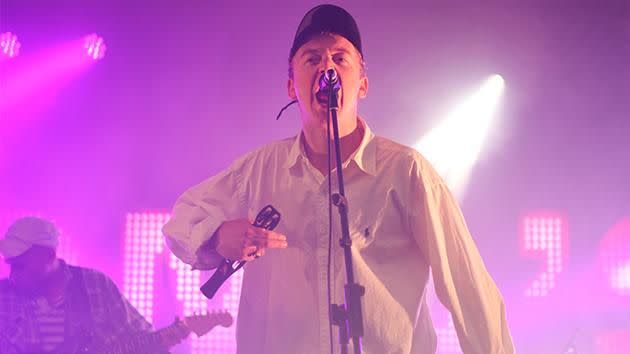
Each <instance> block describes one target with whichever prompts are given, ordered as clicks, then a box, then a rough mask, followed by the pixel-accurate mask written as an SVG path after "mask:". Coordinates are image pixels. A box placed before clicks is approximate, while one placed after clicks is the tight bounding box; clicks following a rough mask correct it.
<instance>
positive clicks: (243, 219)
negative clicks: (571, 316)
mask: <svg viewBox="0 0 630 354" xmlns="http://www.w3.org/2000/svg"><path fill="white" fill-rule="evenodd" d="M330 69H333V70H334V73H336V75H337V76H338V79H339V81H340V86H341V87H340V89H339V91H338V105H339V109H338V120H339V123H338V124H339V135H340V137H341V141H340V154H341V159H342V161H344V162H343V173H344V179H345V191H346V196H347V199H348V202H349V229H350V237H351V239H352V257H353V262H354V272H355V273H354V274H355V281H356V282H357V283H359V284H361V285H363V286H364V287H365V295H364V296H363V298H362V306H363V326H364V337H363V349H364V353H369V354H384V353H401V354H410V353H414V354H429V353H431V354H433V353H435V350H436V335H435V331H434V329H433V325H432V323H431V318H430V315H429V313H428V308H427V302H426V287H427V283H428V280H429V271H430V270H431V272H432V274H433V280H434V284H435V288H436V290H437V294H438V297H439V299H440V301H441V302H442V303H443V304H444V305H445V306H446V307H447V308H448V310H449V311H450V313H451V314H452V317H453V321H454V324H455V328H456V330H457V334H458V337H459V342H460V345H461V348H462V350H463V352H464V353H467V354H468V353H470V354H504V353H507V354H511V353H514V348H513V345H512V339H511V336H510V332H509V329H508V325H507V322H506V313H505V306H504V303H503V299H502V296H501V294H500V292H499V290H498V289H497V287H496V285H495V284H494V281H493V280H492V278H491V277H490V275H489V274H488V272H487V271H486V268H485V266H484V264H483V261H482V259H481V257H480V255H479V252H478V251H477V248H476V246H475V243H474V241H473V238H472V236H471V235H470V233H469V231H468V229H467V227H466V225H465V222H464V219H463V216H462V214H461V212H460V209H459V207H458V205H457V203H456V201H455V199H454V198H453V197H452V195H451V193H450V192H449V190H448V188H447V187H446V185H445V183H444V182H443V181H442V179H440V177H439V176H438V175H437V173H436V172H435V171H434V169H433V168H432V167H431V165H430V164H429V163H428V162H427V161H426V160H425V159H424V158H423V157H422V156H421V155H420V154H419V153H418V152H416V151H415V150H413V149H411V148H409V147H406V146H403V145H400V144H398V143H395V142H393V141H391V140H388V139H385V138H383V137H379V136H376V135H374V134H373V133H372V131H371V130H370V128H369V126H368V124H367V123H366V121H365V120H363V118H361V117H359V115H358V102H359V100H360V99H362V98H364V97H365V96H366V95H367V92H368V78H367V76H366V72H365V64H364V61H363V50H362V46H361V38H360V35H359V30H358V27H357V24H356V22H355V21H354V19H353V18H352V16H351V15H350V14H349V13H348V12H346V11H345V10H344V9H342V8H340V7H337V6H333V5H321V6H317V7H315V8H313V9H312V10H310V11H309V12H308V13H307V14H306V15H305V16H304V18H303V19H302V21H301V23H300V25H299V27H298V29H297V32H296V34H295V38H294V41H293V46H292V47H291V50H290V54H289V78H288V85H287V87H288V95H289V97H290V98H291V99H293V100H297V102H298V106H299V111H300V116H301V119H302V130H301V132H300V133H299V134H298V135H297V136H296V137H293V138H289V139H285V140H282V141H277V142H273V143H270V144H268V145H265V146H263V147H261V148H258V149H256V150H254V151H252V152H250V153H248V154H246V155H245V156H243V157H241V158H239V159H238V160H236V161H235V162H233V163H232V164H231V165H230V166H229V167H228V168H227V169H226V170H224V171H223V172H221V173H219V174H218V175H216V176H213V177H211V178H209V179H208V180H206V181H204V182H202V183H200V184H198V185H196V186H194V187H192V188H190V189H189V190H187V191H186V192H184V194H183V195H181V196H180V197H179V199H178V200H177V202H176V204H175V207H174V210H173V216H172V218H171V220H170V221H169V222H168V224H166V226H165V227H164V230H163V231H164V234H165V237H166V241H167V243H168V245H169V247H170V249H171V250H172V251H173V253H174V254H175V255H176V256H177V257H179V258H180V259H182V260H183V261H184V262H186V263H189V264H191V265H193V266H194V267H195V268H198V269H212V268H215V267H217V266H218V265H219V264H220V262H221V261H222V260H223V259H229V260H231V261H237V260H243V261H248V262H249V263H248V264H247V265H246V266H245V272H244V275H243V287H242V293H241V294H242V295H241V302H240V307H239V317H238V331H237V345H238V349H237V352H238V353H239V354H283V353H287V354H289V353H290V354H295V353H300V354H322V353H326V352H329V351H330V342H331V341H332V342H334V343H338V339H337V338H336V337H337V330H336V329H334V330H333V331H330V327H329V311H328V309H329V299H328V293H327V289H328V287H327V284H328V279H327V278H328V271H329V264H328V252H329V250H328V249H329V227H330V228H331V230H330V231H331V232H332V246H331V247H332V255H331V261H330V262H331V264H330V283H331V291H332V299H330V302H332V303H336V304H343V303H344V298H343V285H344V284H345V281H346V279H345V272H344V259H343V254H342V250H341V248H340V247H338V246H337V245H338V242H337V240H339V238H340V236H341V227H340V222H339V216H338V214H337V213H336V212H333V213H332V220H329V194H328V183H329V179H332V183H333V191H336V190H337V186H336V181H337V180H336V178H335V174H334V173H332V174H331V171H330V168H329V166H334V165H335V162H334V160H332V161H329V158H330V157H329V155H328V146H329V144H330V140H331V139H332V133H330V134H329V133H328V129H327V128H328V126H327V125H328V116H329V114H328V110H327V108H328V93H327V92H326V90H322V88H321V87H320V86H321V85H320V79H321V78H322V75H323V73H325V72H326V71H328V70H330ZM331 149H334V146H332V147H331ZM331 156H335V155H334V151H332V153H331ZM329 162H330V164H329ZM333 172H334V171H333ZM267 204H271V205H273V206H274V207H275V208H276V209H278V210H279V212H280V213H281V214H282V219H281V221H280V223H279V225H278V227H277V228H276V229H275V230H276V231H275V232H273V231H267V230H263V229H261V228H256V227H253V226H252V225H251V222H252V220H251V219H252V218H253V217H254V216H255V215H256V213H257V212H258V211H259V210H260V209H261V208H263V207H264V206H266V205H267ZM285 235H286V236H285ZM265 252H266V254H265ZM331 337H332V338H331ZM335 346H336V344H335ZM351 350H352V348H351ZM334 351H335V352H338V348H337V347H336V348H335V349H334Z"/></svg>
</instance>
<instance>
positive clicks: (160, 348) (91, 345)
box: [15, 311, 233, 354]
mask: <svg viewBox="0 0 630 354" xmlns="http://www.w3.org/2000/svg"><path fill="white" fill-rule="evenodd" d="M232 322H233V318H232V315H230V314H229V313H228V312H225V311H222V312H214V313H206V314H203V315H192V316H187V317H185V318H184V320H183V321H182V320H180V319H176V320H175V322H174V323H173V324H171V325H170V326H168V327H165V328H162V329H160V330H157V331H154V332H150V333H144V332H143V333H139V334H135V335H130V336H128V337H127V338H118V339H117V340H116V341H115V342H113V343H107V344H105V343H100V342H99V341H98V340H96V339H95V336H94V335H93V334H92V333H85V332H84V334H83V335H81V336H78V337H79V338H74V339H73V340H72V341H71V342H70V343H67V344H66V343H64V344H62V345H61V346H60V347H59V348H57V349H55V350H54V351H52V352H43V351H20V350H16V351H15V352H16V353H18V354H162V353H168V348H171V347H172V346H174V345H176V344H178V343H180V342H181V341H182V340H184V339H185V338H186V337H188V335H190V332H194V333H195V334H196V335H197V336H199V337H201V336H202V335H204V334H206V333H208V332H209V331H210V330H212V328H214V327H216V326H218V325H221V326H222V327H229V326H231V325H232Z"/></svg>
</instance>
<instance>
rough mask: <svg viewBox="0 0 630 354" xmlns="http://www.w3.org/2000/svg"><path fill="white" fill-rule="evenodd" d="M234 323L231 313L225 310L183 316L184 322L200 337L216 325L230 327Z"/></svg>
mask: <svg viewBox="0 0 630 354" xmlns="http://www.w3.org/2000/svg"><path fill="white" fill-rule="evenodd" d="M232 323H234V319H233V318H232V315H231V314H230V313H229V312H227V310H220V311H213V312H206V313H204V314H194V315H191V316H186V317H184V324H186V327H188V329H190V331H191V332H194V333H195V334H196V335H197V336H199V337H201V336H203V335H204V334H206V333H208V332H210V330H211V329H213V328H214V327H216V326H222V327H230V326H231V325H232Z"/></svg>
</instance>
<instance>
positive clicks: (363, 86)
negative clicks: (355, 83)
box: [359, 75, 369, 98]
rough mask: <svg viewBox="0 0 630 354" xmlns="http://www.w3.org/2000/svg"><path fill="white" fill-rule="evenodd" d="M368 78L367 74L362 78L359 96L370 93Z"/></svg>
mask: <svg viewBox="0 0 630 354" xmlns="http://www.w3.org/2000/svg"><path fill="white" fill-rule="evenodd" d="M368 87H369V84H368V78H367V76H365V75H364V76H363V77H362V78H361V86H359V98H365V97H366V96H367V93H368Z"/></svg>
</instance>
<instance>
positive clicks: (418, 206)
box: [410, 162, 514, 354]
mask: <svg viewBox="0 0 630 354" xmlns="http://www.w3.org/2000/svg"><path fill="white" fill-rule="evenodd" d="M424 164H425V165H426V167H425V166H422V167H423V169H422V171H421V170H420V168H418V170H417V172H416V173H412V175H411V186H410V191H411V193H410V196H411V200H410V203H412V204H410V205H411V206H412V207H411V209H410V210H412V212H411V213H410V225H411V228H412V230H413V233H414V237H415V238H416V240H417V241H418V243H419V246H420V248H421V250H422V252H423V253H424V257H425V259H427V260H428V261H429V263H430V266H431V272H432V275H433V281H434V285H435V290H436V293H437V296H438V298H439V300H440V301H441V302H442V304H443V305H444V306H445V307H446V308H447V309H448V310H449V312H450V313H451V316H452V318H453V322H454V324H455V329H456V331H457V336H458V338H459V343H460V347H461V349H462V351H463V352H464V353H465V354H513V353H514V346H513V344H512V338H511V335H510V331H509V328H508V324H507V320H506V314H505V304H504V302H503V298H502V295H501V293H500V292H499V289H498V288H497V286H496V284H495V283H494V281H493V280H492V278H491V277H490V274H489V273H488V271H487V270H486V267H485V265H484V263H483V260H482V258H481V255H480V254H479V251H478V250H477V247H476V245H475V242H474V240H473V238H472V236H471V234H470V232H469V230H468V227H467V226H466V223H465V220H464V217H463V215H462V213H461V210H460V208H459V206H458V204H457V202H456V200H455V198H454V197H453V195H452V194H451V192H450V191H449V189H448V187H447V186H446V184H445V183H444V182H443V181H442V179H441V178H440V177H439V176H438V175H437V173H436V172H435V171H434V170H433V168H432V167H431V166H430V165H428V163H426V162H425V163H424ZM417 167H418V166H417Z"/></svg>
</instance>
